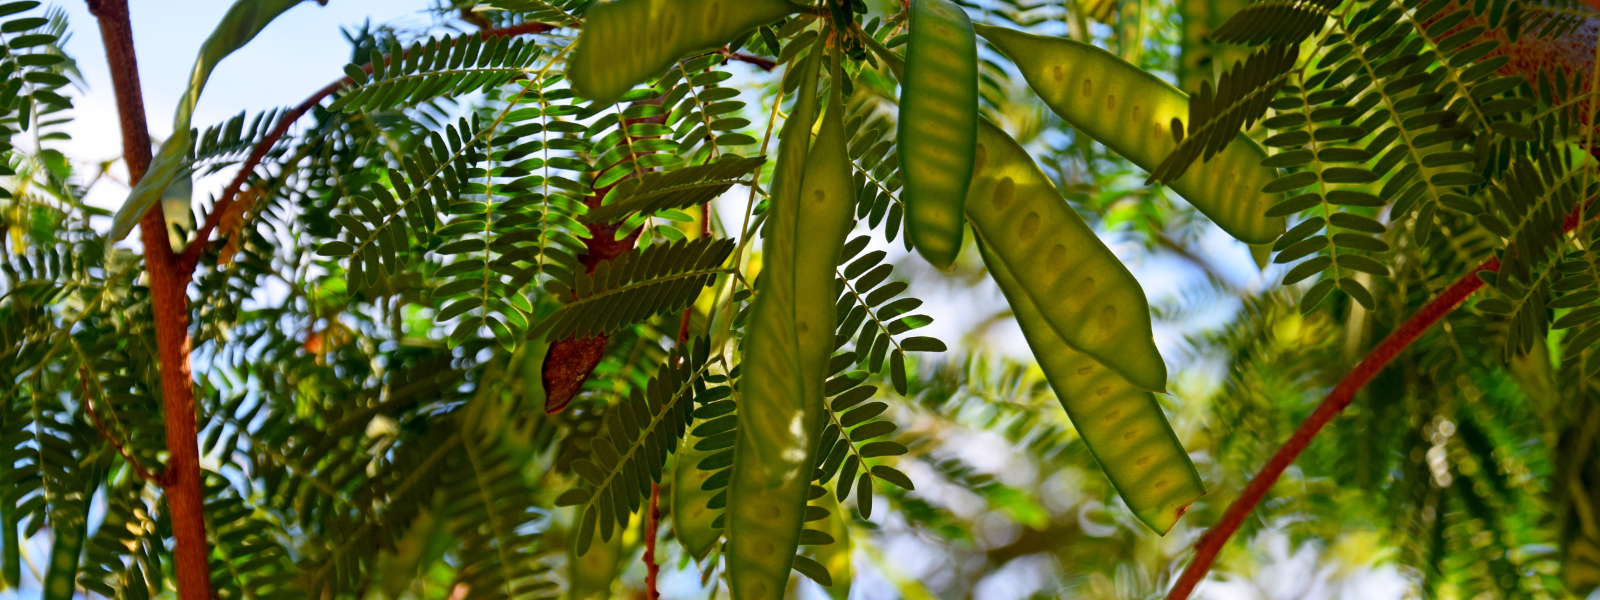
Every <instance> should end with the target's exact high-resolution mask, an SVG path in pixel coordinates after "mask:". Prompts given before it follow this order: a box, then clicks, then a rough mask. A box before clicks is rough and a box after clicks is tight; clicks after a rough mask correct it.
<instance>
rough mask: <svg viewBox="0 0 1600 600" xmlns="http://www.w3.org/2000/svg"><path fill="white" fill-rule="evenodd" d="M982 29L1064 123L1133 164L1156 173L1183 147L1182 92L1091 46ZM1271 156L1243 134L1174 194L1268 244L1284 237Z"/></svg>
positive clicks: (1175, 185)
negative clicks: (1176, 129)
mask: <svg viewBox="0 0 1600 600" xmlns="http://www.w3.org/2000/svg"><path fill="white" fill-rule="evenodd" d="M977 31H978V33H979V34H981V35H983V37H984V38H985V39H987V40H989V42H990V43H991V44H994V47H995V48H996V49H998V50H999V51H1000V52H1002V53H1004V54H1005V55H1006V56H1008V57H1010V58H1011V60H1012V61H1014V62H1015V63H1016V64H1017V67H1018V68H1020V69H1022V75H1023V76H1024V77H1026V78H1027V80H1028V85H1030V86H1032V87H1033V91H1034V92H1036V93H1038V94H1039V97H1040V98H1042V99H1044V103H1045V104H1046V105H1048V106H1049V107H1050V109H1051V110H1053V111H1055V113H1056V114H1057V115H1060V116H1061V118H1062V120H1065V121H1066V122H1067V123H1068V124H1070V125H1072V126H1073V127H1074V128H1076V129H1078V130H1079V131H1082V132H1083V133H1085V134H1087V135H1088V136H1089V137H1092V138H1094V139H1095V141H1098V142H1100V143H1102V144H1105V145H1106V147H1107V148H1110V149H1111V150H1112V151H1114V152H1116V153H1117V154H1121V155H1122V156H1123V157H1124V158H1127V159H1128V160H1130V161H1132V162H1133V163H1134V164H1136V165H1139V166H1140V167H1141V168H1143V169H1145V170H1147V171H1148V170H1153V169H1155V168H1156V167H1157V166H1158V165H1160V164H1161V161H1163V160H1165V159H1166V157H1167V155H1168V154H1170V153H1172V151H1173V149H1175V148H1177V142H1176V141H1174V140H1173V138H1172V121H1173V119H1177V120H1179V121H1180V122H1181V121H1183V120H1184V119H1186V118H1187V117H1188V116H1189V96H1188V95H1187V94H1184V93H1183V92H1182V91H1180V90H1179V89H1178V88H1175V87H1172V85H1171V84H1168V83H1167V82H1165V81H1162V80H1161V79H1160V78H1158V77H1156V76H1155V75H1151V74H1150V73H1147V72H1145V71H1144V70H1143V69H1140V68H1138V67H1135V66H1133V65H1131V64H1128V63H1127V62H1126V61H1123V60H1122V59H1120V58H1117V57H1116V56H1115V55H1113V54H1111V53H1110V52H1106V51H1105V50H1101V49H1099V48H1096V47H1094V46H1090V45H1088V44H1084V43H1080V42H1075V41H1072V40H1068V39H1061V38H1048V37H1041V36H1037V35H1031V34H1027V33H1022V32H1020V31H1014V30H1011V29H1006V28H1003V27H992V26H988V25H978V26H977ZM1266 158H1267V154H1266V152H1265V151H1264V150H1262V149H1261V146H1260V145H1258V144H1256V143H1255V141H1254V140H1251V139H1250V138H1249V137H1247V136H1245V135H1244V134H1243V133H1241V134H1239V137H1238V138H1236V139H1234V141H1233V143H1230V144H1228V147H1227V149H1225V150H1223V151H1222V152H1221V153H1218V154H1217V155H1216V156H1213V157H1211V160H1209V161H1207V162H1205V163H1200V164H1196V165H1194V166H1193V167H1191V168H1190V169H1189V171H1188V172H1186V173H1184V175H1183V176H1182V177H1179V178H1178V180H1177V181H1174V182H1172V189H1173V191H1176V192H1178V194H1179V195H1181V196H1183V197H1184V199H1185V200H1188V201H1189V203H1190V204H1193V205H1194V207H1195V208H1197V209H1199V210H1200V212H1201V213H1204V214H1205V215H1206V216H1207V217H1210V218H1211V220H1212V221H1215V222H1216V224H1217V225H1218V226H1219V227H1222V229H1223V231H1226V232H1228V233H1229V234H1230V235H1232V236H1233V237H1235V238H1238V239H1239V240H1241V241H1244V242H1246V243H1250V244H1265V243H1270V242H1272V241H1273V240H1275V239H1277V237H1278V235H1279V234H1281V233H1283V219H1282V218H1269V217H1267V216H1266V212H1267V209H1268V208H1269V207H1271V206H1272V204H1273V203H1274V202H1275V201H1276V200H1277V199H1278V196H1277V195H1276V194H1266V193H1262V192H1261V191H1260V190H1261V188H1262V187H1263V186H1266V185H1267V184H1268V183H1271V182H1272V181H1273V180H1274V179H1276V178H1277V172H1276V170H1275V169H1273V168H1271V167H1263V166H1261V161H1263V160H1266Z"/></svg>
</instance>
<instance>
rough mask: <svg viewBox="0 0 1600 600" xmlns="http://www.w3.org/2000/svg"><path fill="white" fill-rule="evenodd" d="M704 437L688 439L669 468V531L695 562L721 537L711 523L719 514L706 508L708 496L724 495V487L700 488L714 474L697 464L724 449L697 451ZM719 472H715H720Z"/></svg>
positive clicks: (720, 533)
mask: <svg viewBox="0 0 1600 600" xmlns="http://www.w3.org/2000/svg"><path fill="white" fill-rule="evenodd" d="M703 439H705V438H700V437H695V436H689V437H688V438H686V439H685V440H684V443H683V445H682V446H680V447H679V449H678V455H677V463H676V464H675V465H674V466H673V468H672V530H673V531H675V532H677V535H678V542H679V543H681V544H683V549H684V550H688V551H689V554H690V555H691V556H693V557H695V559H696V560H699V559H704V558H705V557H706V554H707V553H708V552H710V551H711V546H712V545H713V544H716V543H717V538H719V537H722V532H721V531H720V530H719V529H717V528H715V527H713V526H712V523H713V522H714V521H715V520H716V519H717V517H718V516H719V515H721V514H722V512H721V511H716V510H711V509H710V508H707V506H706V505H707V504H708V503H709V502H710V501H711V497H712V496H715V495H717V494H719V493H723V491H724V489H723V488H718V489H715V490H709V491H708V490H705V489H703V486H704V485H705V483H706V480H707V479H710V478H711V476H712V475H713V473H712V472H711V471H703V470H701V469H700V467H699V465H700V461H702V460H705V459H707V458H710V457H711V455H713V454H717V453H719V452H726V450H721V449H718V450H706V449H701V448H696V446H697V445H699V443H700V441H701V440H703ZM720 472H722V471H718V473H720Z"/></svg>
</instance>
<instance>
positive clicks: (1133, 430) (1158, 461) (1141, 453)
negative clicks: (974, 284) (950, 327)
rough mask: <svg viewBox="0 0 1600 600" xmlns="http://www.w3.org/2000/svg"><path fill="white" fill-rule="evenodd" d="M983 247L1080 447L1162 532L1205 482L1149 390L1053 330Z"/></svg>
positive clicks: (1200, 493)
mask: <svg viewBox="0 0 1600 600" xmlns="http://www.w3.org/2000/svg"><path fill="white" fill-rule="evenodd" d="M983 250H984V251H983V259H984V263H985V264H987V265H989V272H990V273H993V274H994V280H995V282H996V283H997V284H999V285H1000V291H1001V292H1002V293H1004V294H1005V296H1006V301H1007V302H1009V303H1010V304H1011V310H1012V312H1014V313H1015V314H1016V316H1017V323H1018V324H1019V325H1021V326H1022V335H1023V337H1025V338H1027V340H1028V347H1029V348H1032V349H1033V355H1034V357H1036V358H1037V359H1038V360H1039V368H1040V369H1042V370H1044V375H1045V378H1046V379H1048V380H1049V381H1050V387H1051V389H1054V390H1055V392H1056V397H1057V398H1058V399H1060V400H1061V408H1063V409H1065V410H1066V411H1067V417H1068V418H1070V419H1072V425H1073V427H1075V428H1076V429H1077V430H1078V435H1079V436H1081V437H1082V438H1083V444H1084V446H1087V447H1088V448H1089V453H1090V454H1093V455H1094V458H1095V462H1098V463H1100V468H1101V470H1103V471H1104V472H1105V474H1106V478H1107V479H1110V480H1111V485H1112V486H1113V487H1115V488H1116V489H1117V493H1118V494H1119V495H1121V496H1122V499H1123V501H1125V502H1127V504H1128V508H1129V509H1130V510H1132V511H1133V514H1134V516H1136V517H1139V520H1140V521H1143V522H1144V524H1145V525H1149V526H1150V528H1151V529H1154V530H1156V532H1157V533H1160V534H1162V535H1166V534H1167V531H1169V530H1171V529H1172V525H1173V524H1174V523H1177V522H1178V517H1181V516H1183V513H1184V511H1186V510H1188V509H1189V505H1190V504H1193V503H1194V501H1195V500H1197V499H1199V498H1200V497H1201V496H1204V495H1205V493H1206V488H1205V484H1204V483H1202V482H1201V481H1200V473H1199V472H1198V471H1195V468H1194V463H1193V462H1190V460H1189V454H1188V452H1185V451H1184V449H1183V445H1182V444H1180V443H1178V436H1177V435H1176V434H1175V433H1173V431H1172V426H1171V425H1170V424H1168V423H1167V417H1166V415H1165V414H1163V413H1162V412H1161V405H1160V403H1158V402H1156V398H1155V395H1153V394H1151V393H1150V392H1147V391H1144V390H1141V389H1138V388H1136V387H1134V386H1133V385H1131V384H1129V383H1128V381H1127V380H1126V379H1123V378H1122V376H1121V375H1118V374H1117V373H1116V372H1114V371H1112V370H1110V369H1107V368H1105V367H1104V366H1101V365H1100V363H1097V362H1095V360H1094V359H1093V358H1090V357H1089V356H1088V355H1086V354H1083V353H1080V352H1077V351H1074V350H1073V349H1072V347H1071V346H1069V345H1067V343H1066V342H1064V341H1062V339H1061V338H1060V337H1059V336H1056V335H1053V333H1054V332H1053V330H1052V329H1051V328H1050V324H1049V323H1047V322H1046V321H1045V318H1044V315H1042V314H1040V313H1039V309H1038V307H1037V306H1035V305H1034V304H1033V301H1032V300H1031V299H1029V297H1028V294H1027V292H1025V291H1023V290H1022V286H1021V285H1020V284H1019V283H1017V281H1016V279H1015V278H1013V277H1012V276H1011V273H1010V271H1009V270H1008V269H1007V268H1006V265H1005V263H1004V262H1003V261H1001V260H999V259H997V258H995V257H994V255H993V254H991V253H990V252H988V251H987V249H986V248H985V249H983Z"/></svg>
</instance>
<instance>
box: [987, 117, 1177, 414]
mask: <svg viewBox="0 0 1600 600" xmlns="http://www.w3.org/2000/svg"><path fill="white" fill-rule="evenodd" d="M967 217H968V218H969V219H971V220H972V225H973V233H974V235H976V236H977V237H978V241H979V242H981V243H983V244H985V246H986V248H987V250H988V252H990V253H992V254H993V255H994V257H996V258H998V259H999V260H1001V261H1003V262H1004V263H1005V264H1006V265H1007V266H1008V267H1009V268H1010V272H1011V274H1012V275H1015V276H1016V280H1017V282H1018V283H1019V284H1020V285H1019V286H1018V291H1019V292H1021V294H1022V297H1025V298H1027V299H1028V300H1029V301H1030V302H1032V303H1033V304H1034V306H1036V307H1038V311H1039V313H1040V314H1041V316H1042V319H1041V321H1040V322H1041V323H1042V324H1043V325H1047V326H1048V327H1049V329H1050V331H1051V332H1052V333H1054V335H1055V336H1057V337H1059V338H1061V340H1062V341H1063V342H1064V343H1066V344H1067V345H1069V346H1071V347H1072V348H1074V349H1076V350H1078V351H1079V352H1082V353H1084V354H1087V355H1089V356H1090V357H1092V358H1094V359H1095V360H1097V361H1099V362H1100V363H1102V364H1104V365H1106V366H1107V367H1110V368H1111V369H1112V370H1114V371H1116V372H1118V373H1120V374H1122V375H1123V377H1125V378H1126V379H1127V380H1128V381H1129V382H1130V383H1132V384H1133V385H1136V386H1138V387H1140V388H1144V389H1146V390H1152V391H1164V390H1165V389H1166V382H1167V367H1166V363H1165V362H1164V361H1163V360H1162V359H1161V353H1160V351H1159V350H1157V349H1156V344H1155V339H1154V336H1153V334H1152V332H1151V329H1150V305H1149V303H1148V301H1146V300H1145V297H1144V290H1143V289H1142V288H1140V287H1139V282H1138V281H1137V280H1135V279H1134V278H1133V274H1132V273H1129V272H1128V269H1127V267H1124V266H1123V265H1122V262H1121V261H1118V260H1117V257H1116V256H1115V255H1113V254H1112V253H1111V250H1109V249H1107V248H1106V246H1105V244H1104V243H1102V242H1101V241H1100V238H1099V237H1096V236H1095V234H1094V231H1093V230H1091V229H1089V226H1088V225H1086V224H1084V222H1083V219H1082V218H1080V217H1078V214H1077V213H1076V212H1074V211H1073V209H1072V207H1071V206H1068V205H1067V202H1066V200H1065V199H1063V198H1062V197H1061V193H1060V192H1058V191H1056V188H1055V186H1054V185H1052V184H1051V182H1050V179H1049V178H1048V177H1046V176H1045V174H1044V172H1043V171H1040V170H1039V166H1038V165H1037V164H1036V163H1034V161H1033V158H1032V157H1030V156H1028V153H1027V151H1025V150H1023V149H1022V146H1019V145H1017V142H1016V141H1015V140H1012V139H1011V136H1008V135H1006V134H1005V132H1003V131H1001V130H1000V128H998V127H995V126H994V125H993V124H991V123H989V122H988V121H986V120H985V121H980V122H979V128H978V158H977V161H976V164H975V167H974V168H973V177H972V186H971V188H970V189H969V191H968V193H967Z"/></svg>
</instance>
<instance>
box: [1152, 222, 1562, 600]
mask: <svg viewBox="0 0 1600 600" xmlns="http://www.w3.org/2000/svg"><path fill="white" fill-rule="evenodd" d="M1586 206H1587V204H1586V203H1585V204H1582V205H1580V206H1579V207H1578V208H1577V209H1575V210H1573V212H1572V213H1570V214H1568V215H1567V218H1566V220H1565V221H1564V222H1563V226H1562V230H1563V233H1566V232H1571V231H1572V230H1573V229H1574V228H1576V227H1577V225H1578V221H1579V219H1580V218H1582V217H1581V215H1582V211H1583V210H1584V209H1585V207H1586ZM1499 270H1500V260H1499V259H1498V258H1491V259H1489V260H1487V261H1484V263H1483V264H1481V265H1478V266H1477V268H1475V269H1472V270H1471V271H1469V272H1467V274H1466V275H1462V276H1461V278H1460V279H1457V280H1456V282H1455V283H1453V284H1451V285H1450V287H1449V288H1446V289H1445V291H1444V292H1443V293H1441V294H1440V295H1439V296H1438V297H1437V298H1434V299H1433V300H1432V301H1430V302H1428V304H1427V305H1425V306H1423V307H1422V310H1420V311H1417V313H1416V314H1414V315H1411V318H1409V319H1406V321H1405V323H1402V324H1401V325H1400V328H1399V329H1396V330H1394V332H1392V333H1390V334H1389V337H1386V338H1384V340H1383V342H1382V343H1379V344H1378V347H1376V348H1374V349H1373V350H1372V352H1370V353H1368V354H1367V356H1366V358H1363V359H1361V362H1360V363H1359V364H1357V365H1356V368H1355V369H1353V370H1351V371H1350V373H1349V374H1347V375H1345V376H1344V379H1341V380H1340V381H1339V383H1338V385H1335V386H1334V387H1333V391H1331V392H1329V393H1328V396H1327V397H1326V398H1324V399H1323V400H1322V404H1319V405H1317V408H1316V410H1315V411H1312V413H1311V416H1310V417H1307V418H1306V420H1305V422H1303V423H1301V424H1300V427H1299V428H1298V429H1296V430H1295V432H1294V434H1293V435H1291V436H1289V440H1288V441H1286V442H1284V443H1283V446H1282V447H1280V448H1278V452H1277V453H1276V454H1273V455H1272V458H1271V459H1269V460H1268V461H1267V464H1266V465H1264V466H1262V467H1261V471H1260V472H1258V473H1256V476H1255V478H1254V479H1251V480H1250V484H1249V485H1246V486H1245V488H1244V491H1243V492H1242V493H1240V494H1239V498H1238V499H1236V500H1234V501H1233V504H1231V505H1229V506H1228V510H1227V511H1226V512H1224V513H1223V514H1222V519H1221V520H1220V521H1218V522H1217V524H1216V525H1214V526H1212V527H1211V530H1210V531H1207V532H1206V533H1205V535H1203V536H1201V538H1200V543H1198V544H1196V545H1195V555H1194V560H1193V561H1190V563H1189V566H1188V567H1187V568H1185V569H1184V570H1183V575H1182V576H1180V577H1179V578H1178V582H1177V583H1176V584H1175V585H1173V587H1172V591H1171V592H1170V593H1168V594H1167V600H1185V599H1186V598H1188V597H1189V594H1190V593H1192V592H1194V588H1195V586H1197V585H1199V584H1200V581H1201V580H1203V579H1205V576H1206V572H1208V571H1210V570H1211V565H1212V563H1214V562H1216V560H1217V555H1218V554H1220V553H1221V552H1222V548H1223V546H1226V545H1227V544H1228V539H1229V538H1232V537H1233V534H1234V532H1236V531H1238V530H1239V526H1241V525H1243V524H1244V520H1245V518H1246V517H1248V516H1250V513H1251V512H1252V511H1254V510H1255V508H1256V505H1257V504H1260V503H1261V500H1262V499H1263V498H1265V497H1266V495H1267V491H1268V490H1270V489H1272V486H1273V484H1276V483H1277V482H1278V478H1279V477H1282V476H1283V472H1284V470H1285V469H1288V468H1289V465H1290V464H1293V463H1294V461H1295V459H1296V458H1299V457H1300V453H1301V452H1304V451H1305V449H1306V447H1307V446H1309V445H1311V439H1312V438H1314V437H1316V435H1317V433H1318V432H1320V431H1322V428H1323V427H1325V426H1327V424H1328V423H1329V422H1331V421H1333V418H1334V417H1336V416H1338V415H1339V413H1340V412H1342V411H1343V410H1344V409H1345V407H1346V406H1349V405H1350V402H1351V401H1352V400H1354V399H1355V395H1356V392H1357V391H1360V389H1361V388H1362V386H1365V385H1366V384H1367V382H1369V381H1372V378H1373V377H1375V376H1377V375H1378V372H1379V371H1382V370H1383V369H1384V367H1387V366H1388V365H1389V363H1390V362H1392V361H1394V359H1395V357H1396V356H1399V355H1400V353H1401V352H1402V351H1404V350H1405V349H1406V347H1408V346H1410V345H1411V343H1412V342H1415V341H1417V338H1418V337H1421V336H1422V334H1423V332H1425V331H1427V330H1428V328H1429V327H1432V326H1433V324H1434V323H1436V322H1438V321H1439V319H1442V318H1444V316H1445V315H1447V314H1449V313H1450V311H1452V310H1455V309H1456V307H1458V306H1460V305H1461V303H1462V302H1465V301H1466V300H1467V298H1468V297H1470V296H1472V294H1473V293H1474V292H1477V291H1478V289H1479V288H1481V287H1483V280H1482V279H1479V278H1478V272H1479V271H1488V272H1491V273H1494V272H1498V271H1499Z"/></svg>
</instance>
